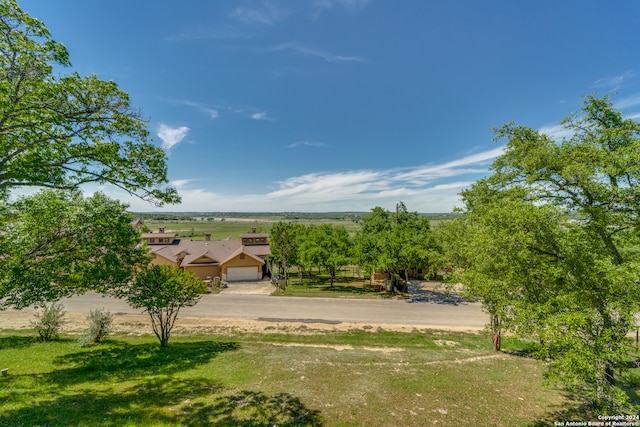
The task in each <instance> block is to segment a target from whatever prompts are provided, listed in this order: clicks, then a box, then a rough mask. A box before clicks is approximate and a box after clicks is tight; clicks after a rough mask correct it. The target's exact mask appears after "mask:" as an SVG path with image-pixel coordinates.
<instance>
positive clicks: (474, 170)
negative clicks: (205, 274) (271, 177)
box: [119, 147, 503, 212]
mask: <svg viewBox="0 0 640 427" xmlns="http://www.w3.org/2000/svg"><path fill="white" fill-rule="evenodd" d="M502 150H503V149H502V147H498V148H495V149H492V150H488V151H483V152H478V153H473V154H467V155H464V156H461V157H460V158H458V159H455V160H451V161H448V162H444V163H441V164H432V165H421V166H416V167H413V168H402V169H386V170H379V171H377V170H352V171H343V172H317V173H309V174H304V175H300V176H293V177H289V178H286V179H284V180H281V181H277V182H274V183H273V188H271V189H270V190H267V191H265V192H258V191H256V192H252V193H248V194H247V193H245V194H243V193H239V194H238V193H234V194H231V193H230V192H229V193H226V194H225V193H219V192H214V191H212V190H211V189H209V188H207V187H206V186H204V185H203V183H204V181H198V180H188V179H186V180H178V181H173V182H172V184H173V185H174V186H175V187H176V188H177V189H178V192H179V194H180V196H181V197H182V204H181V205H179V206H176V207H172V208H171V209H175V210H179V211H239V212H256V211H270V212H282V211H305V212H308V211H316V212H318V211H346V210H357V211H368V210H369V209H371V208H373V207H374V206H382V207H384V208H387V209H392V208H393V206H395V203H397V202H398V200H402V201H404V202H405V203H406V204H407V206H408V207H409V208H410V209H411V210H417V211H419V212H450V211H451V210H452V209H453V208H454V207H455V206H460V205H461V202H460V197H459V193H460V191H461V190H463V189H464V188H468V187H469V186H470V185H471V184H472V183H473V182H475V181H476V180H477V179H478V178H479V177H481V176H483V175H485V174H487V173H488V164H489V162H490V161H491V160H493V159H494V158H495V157H497V156H499V155H500V154H501V153H502ZM119 198H120V197H119ZM127 202H129V203H131V206H132V208H131V209H132V210H138V211H144V210H149V209H150V207H149V206H147V205H144V204H142V203H141V202H139V201H137V200H135V199H127Z"/></svg>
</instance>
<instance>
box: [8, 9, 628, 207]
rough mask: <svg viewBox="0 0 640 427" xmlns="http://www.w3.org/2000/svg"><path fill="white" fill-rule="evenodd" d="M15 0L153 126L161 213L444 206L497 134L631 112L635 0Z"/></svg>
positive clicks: (76, 63)
mask: <svg viewBox="0 0 640 427" xmlns="http://www.w3.org/2000/svg"><path fill="white" fill-rule="evenodd" d="M19 4H20V5H21V7H22V8H23V9H24V10H25V11H26V12H28V13H29V14H30V15H32V16H34V17H37V18H39V19H40V20H42V21H44V22H45V23H46V24H47V26H48V27H49V29H50V31H51V32H52V34H53V36H54V38H55V39H56V40H57V41H60V42H62V43H64V44H65V45H66V46H67V47H68V49H69V51H70V54H71V61H72V63H73V70H74V71H78V72H79V73H81V74H83V75H88V74H96V75H98V77H100V78H102V79H105V80H115V81H116V82H118V84H119V86H120V87H121V88H122V89H123V90H125V91H127V92H128V93H129V94H130V96H131V101H132V103H133V105H134V106H136V107H138V108H140V109H141V111H142V113H143V115H144V116H145V117H146V118H147V119H148V120H149V130H150V132H151V134H152V136H153V139H154V143H155V144H158V145H159V146H162V147H163V148H164V149H165V150H166V152H167V154H168V168H169V178H170V180H171V181H172V182H173V184H174V185H175V186H176V187H177V188H178V190H179V192H180V194H181V196H182V198H183V203H182V204H181V205H175V206H168V207H165V208H163V210H167V211H244V212H251V211H256V212H269V211H271V212H282V211H304V212H324V211H368V210H369V209H371V208H373V207H374V206H382V207H385V208H387V209H393V208H394V206H395V204H396V202H397V201H399V200H402V201H404V202H405V203H406V205H407V207H408V208H409V209H410V210H415V211H419V212H450V211H451V210H452V209H453V208H454V207H455V206H459V205H460V202H459V197H458V193H459V192H460V191H461V190H462V189H464V188H465V187H468V186H469V185H470V184H471V183H473V182H474V181H475V180H477V179H478V178H480V177H482V176H484V175H486V174H487V171H488V166H489V165H490V163H491V161H492V160H493V159H494V158H495V157H496V156H497V155H499V154H500V152H501V148H500V147H501V145H502V143H501V142H494V141H493V133H492V131H491V128H492V127H499V126H501V125H503V124H505V123H507V122H510V121H516V122H517V123H519V124H523V125H527V126H531V127H534V128H536V129H543V130H545V131H547V132H549V133H552V134H555V135H561V133H560V130H559V129H558V127H557V123H558V122H559V120H560V119H562V118H563V117H565V116H567V115H568V114H570V113H571V112H574V111H577V110H579V108H580V103H581V102H582V100H583V97H584V96H585V95H588V94H593V93H597V94H599V95H604V94H611V95H614V97H613V101H614V103H615V105H616V106H617V107H618V108H620V109H621V110H622V111H624V112H625V114H626V115H628V116H630V117H640V55H638V42H639V41H640V32H639V30H638V28H640V2H637V1H634V0H620V1H616V2H603V1H584V0H580V1H552V0H536V1H528V0H524V1H513V0H504V1H491V0H487V1H483V2H479V1H477V0H464V1H463V0H460V1H453V0H452V1H445V0H438V1H435V0H404V1H391V0H307V1H303V0H239V1H206V0H192V1H187V2H182V3H178V2H176V1H166V0H153V1H152V0H137V1H129V0H127V1H122V0H109V1H103V0H95V1H86V0H65V1H56V2H49V1H41V0H22V1H20V0H19ZM69 71H71V70H69ZM89 190H91V189H89ZM102 191H104V192H106V193H107V194H109V195H111V196H114V197H118V198H120V199H122V200H123V201H126V202H127V203H130V205H131V209H132V210H135V211H153V210H156V209H154V208H153V207H152V206H150V205H148V204H146V203H144V202H141V201H138V200H135V199H130V198H128V197H126V196H125V195H123V194H120V193H118V192H117V191H115V190H114V189H112V188H102Z"/></svg>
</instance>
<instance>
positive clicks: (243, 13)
mask: <svg viewBox="0 0 640 427" xmlns="http://www.w3.org/2000/svg"><path fill="white" fill-rule="evenodd" d="M230 15H231V16H232V17H234V18H237V19H238V20H239V21H240V22H243V23H245V24H258V25H270V26H271V25H275V24H277V23H278V22H280V21H283V20H284V19H286V18H287V17H288V16H289V15H290V11H289V10H288V9H286V8H284V7H282V6H280V5H279V4H277V3H275V2H273V1H270V0H263V1H261V2H260V3H259V4H257V5H255V6H253V7H238V8H236V9H234V10H233V11H232V12H231V13H230Z"/></svg>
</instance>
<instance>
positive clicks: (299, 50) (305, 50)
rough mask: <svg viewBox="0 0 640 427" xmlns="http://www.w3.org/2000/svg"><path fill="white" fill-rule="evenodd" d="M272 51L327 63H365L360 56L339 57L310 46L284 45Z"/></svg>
mask: <svg viewBox="0 0 640 427" xmlns="http://www.w3.org/2000/svg"><path fill="white" fill-rule="evenodd" d="M269 50H270V51H273V52H286V51H289V52H294V53H296V54H298V55H302V56H309V57H314V58H320V59H323V60H325V61H327V62H365V60H364V58H361V57H358V56H348V55H337V54H333V53H328V52H324V51H322V50H318V49H314V48H311V47H308V46H303V45H300V44H297V43H282V44H279V45H276V46H273V47H272V48H271V49H269Z"/></svg>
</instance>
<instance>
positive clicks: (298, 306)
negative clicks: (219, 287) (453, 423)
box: [63, 293, 489, 329]
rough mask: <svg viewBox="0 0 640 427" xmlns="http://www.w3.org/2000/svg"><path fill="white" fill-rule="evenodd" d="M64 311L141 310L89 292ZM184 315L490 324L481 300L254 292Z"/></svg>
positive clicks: (208, 299)
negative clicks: (388, 298) (289, 294)
mask: <svg viewBox="0 0 640 427" xmlns="http://www.w3.org/2000/svg"><path fill="white" fill-rule="evenodd" d="M63 302H64V306H65V310H67V311H69V312H79V313H89V311H90V310H93V309H96V308H102V307H104V308H106V309H108V310H110V311H111V312H112V313H114V314H115V313H122V314H140V313H141V311H140V310H135V309H132V308H131V307H129V306H128V305H127V304H126V303H125V302H124V301H121V300H118V299H114V298H107V297H102V296H100V295H98V294H94V293H88V294H85V295H83V296H79V297H73V298H69V299H65V300H64V301H63ZM180 313H181V314H182V315H184V316H194V317H211V318H227V319H228V318H237V319H253V320H271V321H303V322H312V321H318V322H324V323H341V322H347V323H364V324H371V325H381V324H392V325H413V326H416V327H436V328H437V327H445V328H454V329H480V328H483V327H484V325H486V324H487V322H488V320H489V319H488V316H487V315H486V314H485V313H483V312H482V310H481V307H480V304H478V303H467V302H459V303H457V304H453V303H447V302H413V303H408V302H406V301H404V300H367V299H342V298H295V297H272V296H267V295H254V294H219V295H204V296H203V297H202V299H201V300H200V302H198V304H197V305H196V306H194V307H188V308H184V309H182V310H181V311H180Z"/></svg>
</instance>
